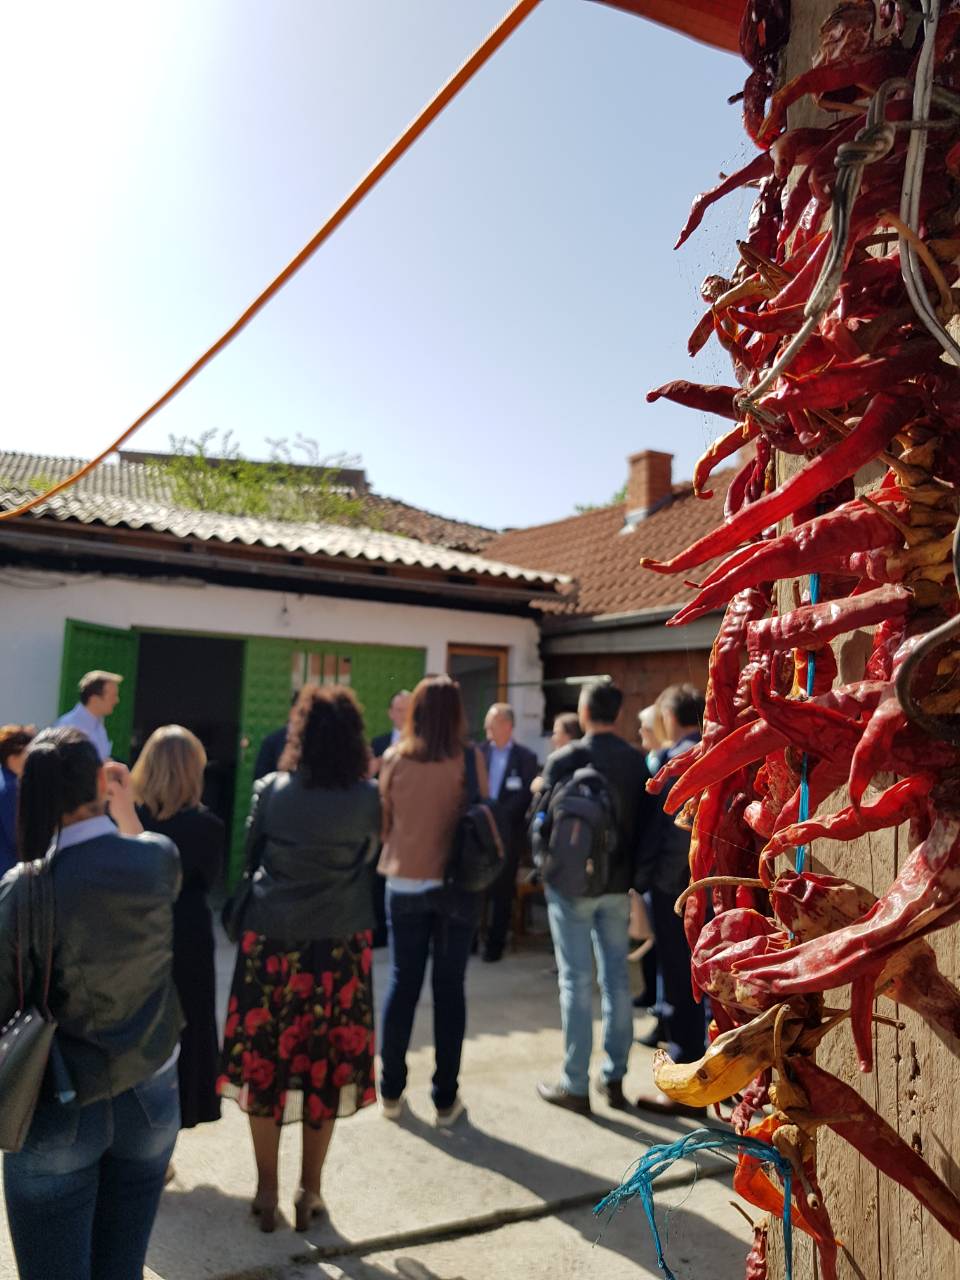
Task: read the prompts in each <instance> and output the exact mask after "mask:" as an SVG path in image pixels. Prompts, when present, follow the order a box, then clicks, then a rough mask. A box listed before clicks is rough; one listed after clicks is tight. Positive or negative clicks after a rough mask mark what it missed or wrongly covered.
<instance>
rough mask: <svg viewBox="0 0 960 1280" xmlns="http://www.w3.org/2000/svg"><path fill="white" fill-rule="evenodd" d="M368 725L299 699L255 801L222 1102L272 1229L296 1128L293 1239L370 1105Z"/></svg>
mask: <svg viewBox="0 0 960 1280" xmlns="http://www.w3.org/2000/svg"><path fill="white" fill-rule="evenodd" d="M367 760H368V756H367V746H366V735H365V733H364V727H363V718H362V716H361V713H360V708H359V706H358V704H357V701H356V698H355V697H354V695H353V694H352V693H351V692H350V690H349V689H345V688H340V687H338V686H327V687H322V688H321V687H318V686H316V685H308V686H307V687H306V688H305V689H304V690H303V692H302V694H301V695H300V698H299V699H298V701H297V704H296V706H295V708H294V710H293V712H292V715H291V723H290V732H289V735H288V739H287V748H286V751H285V753H284V755H283V756H282V757H281V760H280V763H281V766H283V769H282V771H281V772H279V773H273V774H269V775H268V776H267V777H265V778H261V779H260V781H259V782H258V783H257V784H256V785H255V787H254V802H253V809H252V812H251V815H250V823H249V829H248V836H247V865H248V867H250V868H251V869H255V874H254V877H253V889H252V893H251V895H250V899H249V902H248V904H247V907H246V910H245V913H244V918H243V921H242V926H241V936H240V945H239V948H238V951H237V963H236V968H235V970H234V975H233V986H232V989H231V993H230V1002H229V1005H228V1009H227V1021H226V1025H225V1027H224V1044H223V1062H222V1074H221V1076H220V1080H219V1082H218V1083H219V1089H220V1092H221V1094H223V1095H224V1096H225V1097H230V1098H234V1099H235V1100H236V1101H237V1102H238V1103H239V1104H240V1106H241V1107H242V1108H243V1110H244V1111H246V1112H247V1114H248V1115H249V1117H250V1132H251V1135H252V1137H253V1147H254V1154H255V1156H256V1161H257V1192H256V1196H255V1197H254V1199H253V1202H252V1205H251V1208H252V1211H253V1212H254V1214H256V1215H257V1216H258V1218H259V1223H260V1229H261V1230H262V1231H273V1229H274V1227H275V1225H276V1214H277V1202H278V1189H277V1156H278V1152H279V1147H280V1127H281V1125H283V1124H286V1123H290V1122H302V1135H303V1159H302V1166H301V1175H300V1189H299V1191H298V1193H297V1196H296V1200H295V1214H296V1229H297V1230H298V1231H306V1230H307V1228H308V1226H309V1225H310V1221H311V1219H312V1218H314V1217H316V1216H317V1215H318V1214H320V1213H322V1212H323V1209H324V1205H323V1200H322V1198H321V1195H320V1177H321V1173H322V1170H323V1162H324V1159H325V1157H326V1154H327V1148H328V1147H329V1144H330V1138H331V1136H332V1134H333V1124H334V1120H335V1119H336V1117H337V1116H348V1115H352V1114H353V1112H355V1111H356V1110H358V1109H359V1108H360V1107H364V1106H367V1105H369V1104H370V1103H372V1102H375V1101H376V1094H375V1091H374V1051H375V1045H374V1031H373V984H372V976H371V960H372V950H371V941H372V929H373V925H374V914H373V884H372V877H373V874H374V872H373V865H372V857H373V855H374V853H375V851H376V846H377V835H378V832H379V823H380V802H379V797H378V794H377V788H376V785H375V784H374V783H372V782H368V781H367Z"/></svg>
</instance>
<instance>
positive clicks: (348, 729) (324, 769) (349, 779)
mask: <svg viewBox="0 0 960 1280" xmlns="http://www.w3.org/2000/svg"><path fill="white" fill-rule="evenodd" d="M369 761H370V753H369V750H368V748H367V736H366V731H365V729H364V724H363V711H362V710H361V707H360V703H359V702H358V701H357V698H356V695H355V694H354V693H353V691H352V690H351V689H347V688H345V687H344V686H343V685H339V684H331V685H317V684H307V685H304V687H303V688H302V689H301V690H300V696H299V697H298V698H297V700H296V702H295V703H294V705H293V709H292V711H291V712H290V724H289V726H288V728H287V744H286V746H285V747H284V749H283V755H282V756H281V757H280V768H281V769H285V770H289V771H290V772H291V773H293V772H297V773H299V774H300V776H301V778H302V779H303V781H304V783H305V784H306V786H308V787H326V788H328V789H330V790H332V791H345V790H346V789H347V788H348V787H352V786H353V785H354V784H355V783H357V782H360V781H361V780H362V779H364V778H366V776H367V770H368V767H369Z"/></svg>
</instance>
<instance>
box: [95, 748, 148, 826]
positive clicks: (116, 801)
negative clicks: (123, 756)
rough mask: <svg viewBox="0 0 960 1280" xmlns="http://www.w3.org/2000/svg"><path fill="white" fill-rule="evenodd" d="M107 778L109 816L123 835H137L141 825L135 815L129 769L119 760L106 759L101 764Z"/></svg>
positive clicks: (135, 809)
mask: <svg viewBox="0 0 960 1280" xmlns="http://www.w3.org/2000/svg"><path fill="white" fill-rule="evenodd" d="M103 772H104V774H105V775H106V779H107V800H108V801H109V803H110V816H111V817H112V818H113V820H114V822H116V824H117V827H118V829H119V830H120V832H121V833H122V834H123V835H125V836H136V835H139V834H140V832H141V831H142V830H143V825H142V823H141V822H140V819H139V818H138V817H137V808H136V804H135V802H134V798H133V780H132V778H131V777H130V770H129V769H128V768H127V766H126V765H125V764H121V762H120V761H119V760H108V761H107V762H106V764H105V765H104V766H103Z"/></svg>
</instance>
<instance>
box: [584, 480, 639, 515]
mask: <svg viewBox="0 0 960 1280" xmlns="http://www.w3.org/2000/svg"><path fill="white" fill-rule="evenodd" d="M626 500H627V483H626V481H624V482H623V484H622V485H621V486H620V488H619V489H618V490H617V492H616V493H615V494H614V495H613V497H612V498H608V499H607V501H606V502H578V503H577V504H576V505H575V507H574V508H573V509H574V511H575V512H576V513H577V515H578V516H582V515H584V514H585V513H586V512H587V511H600V510H602V508H603V507H615V506H616V505H617V504H618V503H619V502H626Z"/></svg>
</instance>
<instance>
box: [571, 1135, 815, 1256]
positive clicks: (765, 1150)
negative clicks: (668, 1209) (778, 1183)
mask: <svg viewBox="0 0 960 1280" xmlns="http://www.w3.org/2000/svg"><path fill="white" fill-rule="evenodd" d="M731 1149H733V1150H735V1151H736V1152H737V1154H738V1155H749V1156H753V1157H754V1158H755V1159H757V1160H762V1161H763V1162H764V1163H765V1164H772V1165H773V1166H774V1168H775V1169H776V1171H777V1173H778V1174H779V1175H780V1178H781V1180H782V1181H783V1244H784V1253H785V1255H786V1271H785V1280H793V1222H792V1219H791V1213H790V1196H791V1183H792V1178H793V1170H792V1169H791V1167H790V1162H789V1161H788V1160H785V1159H784V1157H783V1156H782V1155H781V1154H780V1152H779V1151H778V1150H777V1149H776V1147H773V1146H771V1145H770V1143H769V1142H762V1141H761V1140H760V1139H759V1138H750V1137H747V1136H743V1135H739V1134H736V1133H733V1132H727V1131H726V1130H721V1129H694V1130H693V1132H692V1133H688V1134H685V1135H684V1137H682V1138H679V1139H678V1140H677V1141H676V1142H669V1143H662V1144H660V1145H658V1146H655V1147H651V1148H650V1150H649V1151H648V1152H647V1153H646V1154H645V1155H643V1156H641V1157H640V1159H639V1160H638V1161H637V1163H636V1165H635V1166H634V1169H633V1172H632V1173H631V1174H630V1175H629V1177H627V1178H626V1179H625V1180H624V1181H623V1182H621V1184H620V1186H619V1187H615V1188H614V1189H613V1191H611V1192H610V1194H609V1195H608V1196H604V1198H603V1199H602V1200H601V1201H600V1203H599V1204H598V1205H597V1206H596V1207H595V1208H594V1211H593V1212H594V1213H595V1214H601V1213H606V1212H608V1211H609V1213H610V1215H611V1216H612V1215H613V1214H614V1213H616V1211H617V1210H618V1209H619V1208H620V1207H621V1206H622V1205H623V1204H624V1203H625V1202H626V1201H627V1200H633V1199H634V1197H639V1199H640V1203H641V1205H642V1206H643V1211H644V1213H645V1214H646V1215H647V1221H648V1222H649V1223H650V1230H651V1232H652V1233H653V1242H654V1245H655V1247H656V1250H657V1266H658V1267H659V1268H660V1270H661V1271H662V1272H663V1274H664V1277H665V1280H677V1278H676V1276H675V1275H674V1273H673V1272H672V1271H671V1270H670V1268H669V1267H668V1266H667V1260H666V1258H665V1257H664V1256H663V1243H662V1241H661V1239H660V1229H659V1227H658V1226H657V1216H656V1210H655V1208H654V1204H653V1184H654V1182H656V1180H657V1178H659V1177H660V1176H661V1174H664V1173H666V1172H667V1170H668V1169H669V1168H670V1166H671V1165H673V1164H675V1163H676V1161H678V1160H687V1159H690V1158H691V1157H692V1156H694V1155H695V1154H696V1153H697V1152H698V1151H716V1152H717V1153H718V1154H720V1155H727V1154H728V1152H729V1151H730V1150H731Z"/></svg>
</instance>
